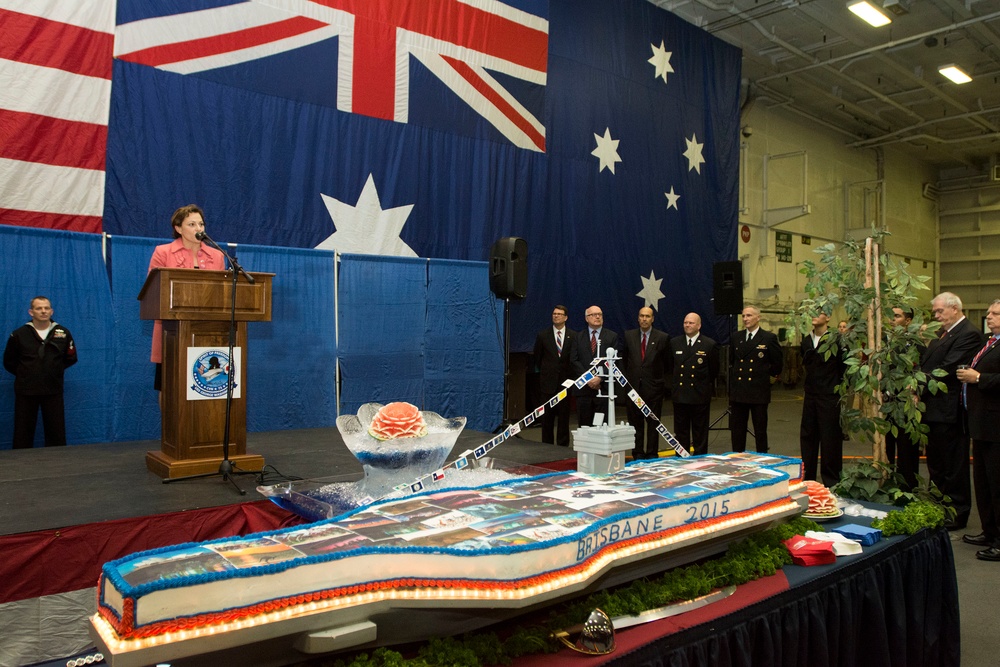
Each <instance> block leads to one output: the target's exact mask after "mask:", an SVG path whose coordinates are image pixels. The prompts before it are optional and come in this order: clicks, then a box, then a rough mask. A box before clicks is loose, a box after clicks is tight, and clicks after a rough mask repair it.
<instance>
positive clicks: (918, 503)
mask: <svg viewBox="0 0 1000 667" xmlns="http://www.w3.org/2000/svg"><path fill="white" fill-rule="evenodd" d="M948 509H951V508H947V507H943V506H942V505H939V504H938V503H935V502H931V501H929V500H915V501H913V502H912V503H910V504H909V505H907V506H906V507H904V508H903V509H902V510H893V511H892V512H889V513H888V514H886V515H885V518H884V519H875V520H874V521H872V528H878V529H879V530H881V531H882V535H883V536H885V537H890V536H892V535H913V534H914V533H916V532H919V531H921V530H923V529H924V528H938V527H940V526H943V525H944V523H945V516H946V514H947V510H948ZM952 512H954V510H952Z"/></svg>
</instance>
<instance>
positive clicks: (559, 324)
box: [535, 305, 576, 447]
mask: <svg viewBox="0 0 1000 667" xmlns="http://www.w3.org/2000/svg"><path fill="white" fill-rule="evenodd" d="M568 318H569V311H568V310H567V309H566V306H561V305H560V306H555V307H554V308H553V309H552V326H551V327H545V328H544V329H542V330H541V331H539V332H538V336H537V337H536V338H535V369H536V370H537V371H538V390H539V392H541V394H542V396H541V398H542V400H544V401H546V405H545V414H544V415H542V442H547V443H550V444H552V443H555V444H557V445H561V446H563V447H568V446H569V398H568V397H567V398H565V399H563V400H562V401H560V402H559V403H557V404H556V405H554V406H550V405H548V401H550V400H551V399H552V398H553V397H555V396H556V395H557V394H558V393H559V392H560V391H562V390H563V388H564V387H563V382H564V381H566V380H568V379H572V378H574V377H575V376H574V375H573V364H572V362H571V356H572V350H573V347H574V346H575V345H576V332H575V331H571V330H570V328H569V327H567V326H566V320H567V319H568ZM556 424H558V430H557V429H556V428H555V425H556Z"/></svg>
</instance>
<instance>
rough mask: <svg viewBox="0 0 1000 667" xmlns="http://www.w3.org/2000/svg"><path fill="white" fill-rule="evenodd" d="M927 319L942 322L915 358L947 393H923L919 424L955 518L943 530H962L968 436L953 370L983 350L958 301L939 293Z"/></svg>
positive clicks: (968, 489) (934, 476)
mask: <svg viewBox="0 0 1000 667" xmlns="http://www.w3.org/2000/svg"><path fill="white" fill-rule="evenodd" d="M931 314H933V315H934V319H936V320H937V321H938V322H940V323H941V330H940V334H941V335H940V336H939V337H938V338H936V339H934V340H932V341H931V342H930V343H929V344H928V345H927V349H926V350H924V352H923V354H921V355H920V370H922V371H923V372H924V373H926V374H927V375H928V376H930V375H931V374H932V373H933V372H934V371H936V370H942V371H944V375H943V376H942V377H939V378H936V379H937V380H939V381H941V382H943V383H944V384H945V386H946V387H947V389H948V390H947V391H938V392H937V393H933V394H932V393H931V392H930V390H928V389H926V388H925V389H924V391H923V394H922V395H921V399H922V400H923V402H924V404H925V405H926V410H925V411H924V417H923V422H924V423H925V424H927V426H928V427H929V428H930V430H929V431H928V433H927V450H926V454H927V474H928V477H930V480H931V481H932V482H934V484H936V485H937V487H938V488H939V489H940V490H941V493H943V494H945V495H946V496H949V497H950V498H951V506H952V507H954V508H955V518H954V519H953V520H950V521H948V522H947V524H946V527H947V528H948V530H959V529H961V528H965V524H966V523H967V522H968V520H969V512H970V511H972V484H971V483H970V481H969V436H968V435H966V434H965V433H964V432H963V431H964V429H963V428H962V423H961V414H960V409H961V405H960V403H961V399H962V383H961V382H960V381H959V379H958V376H956V375H955V371H957V370H958V367H959V366H961V365H968V364H970V363H971V362H972V358H973V357H974V356H976V352H978V351H979V348H980V347H982V344H983V339H982V336H981V335H980V334H979V332H978V331H976V328H975V327H974V326H972V323H971V322H969V320H967V319H966V317H965V314H964V313H963V312H962V300H961V299H959V298H958V297H957V296H956V295H954V294H952V293H951V292H943V293H941V294H938V295H937V296H936V297H934V299H933V300H931Z"/></svg>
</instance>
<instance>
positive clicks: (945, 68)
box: [938, 65, 972, 83]
mask: <svg viewBox="0 0 1000 667" xmlns="http://www.w3.org/2000/svg"><path fill="white" fill-rule="evenodd" d="M938 71H939V72H941V74H942V75H943V76H945V77H947V78H948V79H951V81H953V82H954V83H969V82H970V81H972V77H971V76H969V75H968V74H966V73H965V72H963V71H962V68H960V67H959V66H958V65H941V67H938Z"/></svg>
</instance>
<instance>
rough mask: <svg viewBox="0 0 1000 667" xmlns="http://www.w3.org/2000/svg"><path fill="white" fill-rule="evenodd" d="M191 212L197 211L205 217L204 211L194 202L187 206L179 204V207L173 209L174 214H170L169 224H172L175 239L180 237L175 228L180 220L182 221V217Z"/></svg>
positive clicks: (179, 223) (178, 225)
mask: <svg viewBox="0 0 1000 667" xmlns="http://www.w3.org/2000/svg"><path fill="white" fill-rule="evenodd" d="M192 213H198V214H199V215H201V217H202V218H203V219H204V217H205V212H204V211H202V210H201V208H200V207H199V206H197V205H196V204H188V205H187V206H181V207H180V208H179V209H177V210H176V211H174V214H173V215H172V216H170V224H171V225H173V229H174V238H175V239H179V238H180V237H181V235H180V232H178V231H177V228H178V227H180V226H181V223H182V222H184V218H186V217H188V216H189V215H191V214H192Z"/></svg>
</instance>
